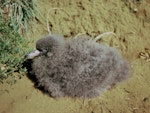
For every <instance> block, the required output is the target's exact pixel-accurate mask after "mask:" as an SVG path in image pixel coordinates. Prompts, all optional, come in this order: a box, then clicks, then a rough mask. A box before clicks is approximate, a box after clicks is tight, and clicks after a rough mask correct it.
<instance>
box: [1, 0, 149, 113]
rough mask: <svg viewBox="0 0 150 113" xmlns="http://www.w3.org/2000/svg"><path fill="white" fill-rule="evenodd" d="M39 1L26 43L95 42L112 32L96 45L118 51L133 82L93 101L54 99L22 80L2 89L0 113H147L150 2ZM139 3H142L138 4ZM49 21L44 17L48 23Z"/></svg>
mask: <svg viewBox="0 0 150 113" xmlns="http://www.w3.org/2000/svg"><path fill="white" fill-rule="evenodd" d="M133 1H134V2H128V0H82V1H81V0H65V2H64V1H63V0H57V1H55V0H42V1H41V2H38V10H39V12H40V16H39V19H40V21H39V20H36V21H34V22H33V25H32V27H31V31H32V32H31V33H30V34H29V36H27V38H32V39H34V42H33V43H32V44H29V46H30V47H31V48H33V49H34V46H35V41H36V40H37V39H39V38H41V37H42V36H44V35H46V34H48V32H47V26H46V20H47V18H48V21H49V27H50V30H51V32H52V33H57V34H62V35H64V36H65V37H66V38H71V37H74V36H75V35H77V34H78V33H83V34H88V35H90V36H91V37H93V38H94V37H95V36H97V35H99V34H101V33H104V32H108V31H114V32H115V33H116V36H113V35H110V36H106V37H104V38H103V39H102V40H101V41H100V43H101V44H106V45H109V46H113V47H116V48H117V49H118V50H119V51H120V52H121V54H122V55H123V57H124V58H125V59H126V60H127V61H128V62H129V63H130V65H131V70H132V73H131V75H132V76H131V78H130V79H128V80H127V81H125V82H123V83H120V84H118V85H116V86H115V87H114V88H112V89H110V90H108V91H106V92H104V93H103V94H102V95H100V96H99V97H98V98H94V99H86V100H83V99H73V98H67V97H66V98H60V99H53V98H51V97H49V96H48V95H46V94H43V93H42V92H41V91H39V90H38V89H36V88H35V87H34V83H33V82H32V81H31V80H30V79H28V78H27V77H26V76H24V77H23V78H22V79H20V80H17V83H16V84H14V85H12V86H11V85H8V84H1V85H0V113H150V62H148V61H146V60H145V59H147V60H148V59H149V56H147V57H146V58H145V59H144V58H139V57H138V56H139V53H140V52H146V51H145V48H147V49H150V2H149V0H133ZM137 1H141V2H140V3H139V2H137ZM47 16H48V17H47Z"/></svg>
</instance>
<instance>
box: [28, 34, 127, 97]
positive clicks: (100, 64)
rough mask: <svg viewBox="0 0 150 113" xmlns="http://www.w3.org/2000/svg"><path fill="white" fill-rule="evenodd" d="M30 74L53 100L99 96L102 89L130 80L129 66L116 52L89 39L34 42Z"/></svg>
mask: <svg viewBox="0 0 150 113" xmlns="http://www.w3.org/2000/svg"><path fill="white" fill-rule="evenodd" d="M36 49H37V50H36V52H34V53H36V55H35V56H36V57H35V56H34V57H32V55H33V54H34V53H30V54H28V56H27V57H28V58H29V59H30V58H31V59H32V60H33V63H32V72H33V73H34V75H35V76H36V78H37V80H38V85H39V86H42V87H44V90H45V91H47V92H48V93H49V94H50V95H51V96H52V97H56V98H57V97H64V96H70V97H84V98H92V97H96V96H99V95H100V94H101V93H102V92H103V91H104V90H106V89H108V88H110V87H111V86H113V85H114V84H116V83H118V82H121V81H123V80H126V79H127V78H128V77H129V66H128V64H127V63H126V62H125V61H124V60H123V58H122V57H121V55H120V54H119V52H118V51H117V50H116V49H115V48H112V47H107V46H103V45H101V44H99V43H97V42H95V41H93V40H91V39H90V38H89V37H88V36H84V37H83V36H78V37H77V38H74V39H70V40H64V38H63V37H61V36H57V35H48V36H46V37H44V38H41V39H39V40H38V41H37V43H36Z"/></svg>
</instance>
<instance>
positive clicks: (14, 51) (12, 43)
mask: <svg viewBox="0 0 150 113" xmlns="http://www.w3.org/2000/svg"><path fill="white" fill-rule="evenodd" d="M10 23H11V22H10V19H6V18H4V17H2V16H0V82H3V80H4V79H6V78H8V77H9V76H10V75H13V73H14V72H19V73H20V75H21V74H22V73H23V72H24V71H25V69H24V68H23V66H22V63H23V62H24V55H25V54H26V53H28V52H29V49H28V48H27V44H28V41H27V40H26V39H25V38H23V37H22V36H21V35H20V34H19V33H17V32H15V31H14V30H13V27H12V26H10Z"/></svg>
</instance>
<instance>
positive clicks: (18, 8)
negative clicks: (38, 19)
mask: <svg viewBox="0 0 150 113" xmlns="http://www.w3.org/2000/svg"><path fill="white" fill-rule="evenodd" d="M0 5H1V7H0V10H1V11H0V12H1V14H3V13H4V14H6V15H7V18H10V20H11V24H10V25H11V26H12V27H13V30H14V31H17V32H19V33H22V32H23V30H26V32H28V22H29V20H30V19H32V18H34V17H35V12H36V11H37V8H36V4H35V0H1V2H0Z"/></svg>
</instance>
